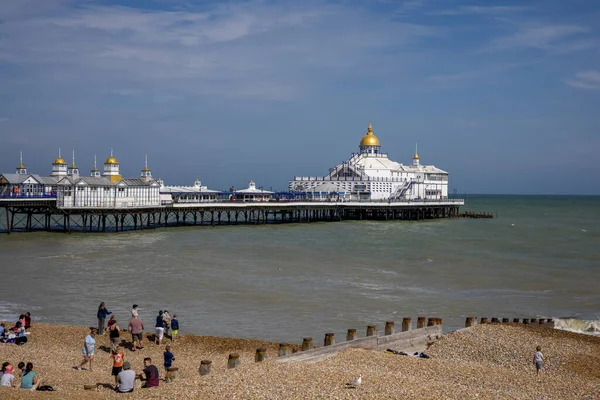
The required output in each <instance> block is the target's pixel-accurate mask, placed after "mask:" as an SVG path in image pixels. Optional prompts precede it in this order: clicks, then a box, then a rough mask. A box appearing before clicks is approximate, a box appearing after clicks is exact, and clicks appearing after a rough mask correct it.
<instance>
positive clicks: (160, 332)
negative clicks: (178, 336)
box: [154, 310, 165, 346]
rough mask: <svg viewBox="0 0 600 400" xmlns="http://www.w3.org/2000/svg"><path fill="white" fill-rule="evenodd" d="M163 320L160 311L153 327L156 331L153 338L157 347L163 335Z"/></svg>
mask: <svg viewBox="0 0 600 400" xmlns="http://www.w3.org/2000/svg"><path fill="white" fill-rule="evenodd" d="M163 318H164V317H163V312H162V310H160V311H159V312H158V316H157V317H156V324H155V325H154V328H155V329H156V337H155V338H154V342H155V343H156V344H157V345H159V346H160V343H161V342H162V340H163V337H164V335H165V320H164V319H163Z"/></svg>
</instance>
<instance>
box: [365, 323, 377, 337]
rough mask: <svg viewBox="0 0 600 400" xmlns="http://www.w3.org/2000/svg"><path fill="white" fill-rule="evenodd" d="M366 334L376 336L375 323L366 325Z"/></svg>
mask: <svg viewBox="0 0 600 400" xmlns="http://www.w3.org/2000/svg"><path fill="white" fill-rule="evenodd" d="M367 336H377V326H376V325H367Z"/></svg>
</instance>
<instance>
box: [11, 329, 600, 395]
mask: <svg viewBox="0 0 600 400" xmlns="http://www.w3.org/2000/svg"><path fill="white" fill-rule="evenodd" d="M87 333H88V328H86V327H78V326H60V325H48V324H36V325H34V326H33V327H32V328H31V334H30V335H29V341H28V343H26V344H25V345H23V346H16V345H14V344H0V362H4V361H9V362H11V363H12V364H13V365H14V366H15V367H16V364H17V363H18V362H19V361H25V362H27V361H31V362H33V364H34V371H36V372H37V374H38V375H39V376H40V377H41V379H42V380H43V383H44V384H49V385H52V386H53V387H54V388H55V390H56V391H55V392H31V391H25V390H22V389H18V388H17V389H10V388H5V387H0V397H1V398H3V399H21V398H32V399H38V398H39V399H42V398H52V399H54V398H56V399H58V398H61V399H64V398H86V399H95V398H97V399H104V398H123V397H126V398H131V399H151V398H155V399H165V400H166V399H424V398H429V399H473V398H477V399H504V398H510V399H600V337H594V336H587V335H582V334H577V333H572V332H566V331H559V330H555V329H552V328H549V327H542V326H536V325H517V324H506V325H505V324H486V325H478V326H476V327H474V328H471V329H468V330H461V331H457V332H454V333H450V334H447V335H444V337H443V338H442V339H440V340H439V341H437V342H436V343H434V344H433V345H431V346H430V347H429V349H428V350H427V354H428V355H429V356H430V358H429V359H422V358H413V357H407V356H400V355H396V354H391V353H386V352H377V351H372V350H362V349H348V350H345V351H342V352H340V353H338V354H336V355H334V356H332V357H330V358H327V359H325V360H322V361H318V362H313V363H293V362H287V363H280V362H277V360H276V359H277V348H278V343H269V342H263V341H257V340H246V339H233V338H219V337H209V336H194V335H182V336H181V337H180V338H179V339H178V340H177V342H175V343H172V344H171V343H170V342H169V341H168V340H167V341H165V342H163V345H161V346H160V347H159V346H157V345H155V344H154V343H153V342H149V341H148V340H144V346H145V348H144V349H143V350H141V351H137V352H131V351H129V350H128V349H126V350H125V358H126V360H127V361H129V362H130V363H131V365H132V369H133V370H135V371H136V373H137V372H140V371H141V369H142V368H143V367H142V364H143V358H144V357H152V359H153V363H154V364H155V365H156V366H157V367H158V368H159V371H160V372H161V378H163V377H164V369H163V367H162V353H163V351H164V346H165V344H167V343H168V344H171V351H172V352H173V353H174V355H175V358H176V361H175V362H174V366H176V367H178V368H179V376H178V378H177V379H176V380H174V381H173V382H170V383H166V382H164V381H161V383H160V386H159V387H158V388H153V389H136V390H135V391H134V392H133V393H131V394H117V393H115V392H113V391H112V390H111V389H110V387H111V385H112V384H113V377H111V376H110V370H111V366H112V364H111V362H110V359H109V353H108V346H109V339H108V336H107V335H105V336H97V344H96V356H95V362H94V366H93V368H94V370H93V371H76V370H73V369H72V367H73V365H76V364H77V363H78V362H79V361H80V360H81V345H82V342H83V338H84V337H85V335H86V334H87ZM122 338H126V339H127V340H129V334H127V333H125V334H123V335H122ZM315 341H317V340H316V338H315ZM536 345H541V346H542V352H543V353H544V357H545V363H544V370H543V373H542V374H541V376H540V377H539V378H538V377H536V375H535V367H534V365H533V362H532V356H533V352H534V351H535V347H536ZM258 347H266V348H267V356H268V359H267V360H266V361H264V362H261V363H255V362H254V356H255V352H256V349H257V348H258ZM234 352H235V353H238V354H239V355H240V359H241V364H240V365H239V366H237V367H236V368H233V369H227V357H228V355H229V354H230V353H234ZM204 359H207V360H211V361H212V371H211V373H210V374H209V375H205V376H200V375H199V373H198V368H199V365H200V361H201V360H204ZM17 375H18V374H17ZM359 375H361V376H362V384H361V385H360V386H358V387H356V388H347V387H346V385H345V383H346V382H349V381H352V380H353V379H355V378H356V377H357V376H359ZM17 383H18V384H19V383H20V378H19V377H17ZM96 384H101V385H99V386H98V389H97V390H94V391H86V390H84V385H96Z"/></svg>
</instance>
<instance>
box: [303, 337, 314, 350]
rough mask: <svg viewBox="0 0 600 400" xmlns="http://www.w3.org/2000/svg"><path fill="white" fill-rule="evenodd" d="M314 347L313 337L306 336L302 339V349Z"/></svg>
mask: <svg viewBox="0 0 600 400" xmlns="http://www.w3.org/2000/svg"><path fill="white" fill-rule="evenodd" d="M312 348H313V340H312V338H311V337H305V338H304V339H302V351H306V350H310V349H312Z"/></svg>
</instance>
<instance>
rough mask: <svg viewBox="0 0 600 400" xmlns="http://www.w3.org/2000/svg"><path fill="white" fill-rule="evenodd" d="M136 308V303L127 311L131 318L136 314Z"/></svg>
mask: <svg viewBox="0 0 600 400" xmlns="http://www.w3.org/2000/svg"><path fill="white" fill-rule="evenodd" d="M137 308H138V305H137V304H134V305H133V307H131V310H129V312H130V313H131V318H133V317H137V316H138V309H137Z"/></svg>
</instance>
